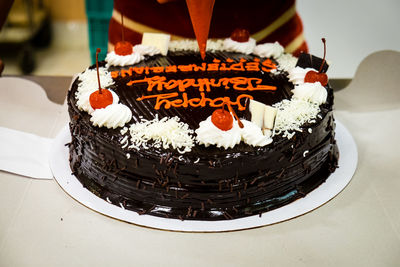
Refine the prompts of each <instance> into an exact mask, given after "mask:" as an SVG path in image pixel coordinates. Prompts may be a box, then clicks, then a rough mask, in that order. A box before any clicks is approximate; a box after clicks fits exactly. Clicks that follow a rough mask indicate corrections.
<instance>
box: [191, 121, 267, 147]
mask: <svg viewBox="0 0 400 267" xmlns="http://www.w3.org/2000/svg"><path fill="white" fill-rule="evenodd" d="M240 121H241V122H242V123H243V126H244V127H243V128H242V129H241V128H239V126H238V123H237V121H236V120H234V121H233V127H232V129H230V130H228V131H222V130H220V129H219V128H218V127H216V126H215V125H214V123H212V121H211V116H209V117H208V118H207V119H206V120H204V121H202V122H200V127H199V128H198V129H197V130H196V134H197V137H196V139H197V141H198V142H199V144H201V145H205V146H206V147H208V146H209V145H216V146H217V147H223V148H225V149H228V148H233V147H234V146H235V145H237V144H239V143H240V142H241V141H242V140H243V142H245V143H246V144H248V145H251V146H266V145H268V144H270V143H271V142H272V138H270V137H269V136H265V135H264V134H263V133H262V131H261V129H260V127H258V126H257V125H256V124H255V123H253V122H251V121H248V120H240Z"/></svg>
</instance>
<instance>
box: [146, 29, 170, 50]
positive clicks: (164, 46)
mask: <svg viewBox="0 0 400 267" xmlns="http://www.w3.org/2000/svg"><path fill="white" fill-rule="evenodd" d="M170 39H171V35H169V34H164V33H152V32H145V33H143V37H142V45H151V46H155V47H157V48H158V49H160V52H161V54H162V55H163V56H166V55H167V54H168V46H169V41H170Z"/></svg>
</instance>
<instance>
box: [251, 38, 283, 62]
mask: <svg viewBox="0 0 400 267" xmlns="http://www.w3.org/2000/svg"><path fill="white" fill-rule="evenodd" d="M283 51H284V48H283V46H281V45H280V44H279V43H278V42H275V43H265V44H260V45H257V46H256V47H255V48H254V51H253V53H254V54H255V55H257V56H259V57H272V58H275V59H277V58H279V57H280V56H281V55H282V54H283Z"/></svg>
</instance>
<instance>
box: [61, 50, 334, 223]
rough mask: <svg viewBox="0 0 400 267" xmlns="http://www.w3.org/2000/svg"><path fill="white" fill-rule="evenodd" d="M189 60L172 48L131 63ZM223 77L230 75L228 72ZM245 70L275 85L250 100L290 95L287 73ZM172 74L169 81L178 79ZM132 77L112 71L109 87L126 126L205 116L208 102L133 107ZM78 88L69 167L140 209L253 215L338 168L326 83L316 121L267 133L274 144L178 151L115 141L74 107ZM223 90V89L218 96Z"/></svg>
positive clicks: (194, 123) (202, 215) (180, 214)
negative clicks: (126, 112)
mask: <svg viewBox="0 0 400 267" xmlns="http://www.w3.org/2000/svg"><path fill="white" fill-rule="evenodd" d="M228 54H229V53H208V56H209V59H208V61H207V62H208V63H215V61H216V60H217V61H218V60H219V61H222V62H224V61H226V60H227V59H231V58H234V57H235V55H234V54H229V57H228V56H227V55H228ZM236 56H237V58H236V59H234V60H233V61H234V63H238V62H240V59H241V58H242V59H243V60H244V61H246V62H253V61H254V59H255V58H258V59H262V58H259V57H253V56H248V55H247V56H243V55H236ZM196 57H197V56H196V55H195V54H193V53H192V54H191V53H186V54H181V55H180V54H179V53H177V54H176V55H175V59H174V56H173V55H172V54H171V55H169V56H167V57H150V58H149V59H148V60H145V61H143V62H141V63H139V64H136V65H135V66H136V67H142V66H146V67H153V66H177V65H178V66H182V65H184V64H185V63H186V62H187V63H190V62H191V64H196V62H197V59H196ZM173 59H174V60H173ZM178 59H179V60H180V61H179V60H178ZM177 60H178V61H177ZM243 60H242V61H243ZM244 61H243V62H244ZM193 62H194V63H193ZM198 62H199V63H198V64H201V62H200V61H198ZM232 64H233V63H232ZM220 66H221V65H220ZM121 69H122V68H115V67H111V68H110V71H117V72H118V71H119V70H121ZM125 69H126V68H125ZM128 70H129V68H128ZM119 74H120V75H121V71H120V72H119ZM230 74H231V75H233V77H236V76H237V73H235V72H232V73H230ZM244 74H245V75H250V76H251V77H258V78H260V79H261V80H262V82H261V83H262V84H269V85H271V84H272V85H274V86H276V87H277V88H279V90H278V93H277V94H268V93H264V94H258V95H257V94H256V95H255V96H254V95H253V97H256V99H257V100H261V101H263V102H264V103H267V104H273V103H276V102H279V101H282V100H285V99H289V98H290V97H291V95H292V93H291V90H292V89H293V84H291V83H290V82H289V81H288V78H287V74H284V73H282V74H279V73H278V74H273V75H271V74H269V73H267V74H265V72H263V73H261V72H260V73H254V72H253V73H250V74H249V72H243V73H241V75H244ZM176 75H177V74H175V76H174V75H172V76H171V77H169V78H176V79H179V78H182V77H176ZM257 75H259V76H257ZM206 76H207V78H208V79H218V78H221V77H223V78H226V77H227V75H226V73H224V75H221V73H215V72H214V73H211V74H207V75H206ZM138 77H139V76H135V77H133V78H132V77H129V75H127V76H125V77H122V75H121V76H117V77H115V78H114V81H115V84H114V85H111V86H109V88H110V89H112V90H114V91H115V92H116V93H117V94H118V96H119V98H120V101H121V103H122V104H124V105H126V106H127V107H128V108H129V109H130V110H132V113H133V116H132V120H131V122H133V123H135V122H140V121H141V120H142V119H143V118H145V119H148V120H149V119H151V118H154V117H155V116H156V115H157V116H159V117H160V119H161V118H162V117H173V116H178V117H179V118H181V119H182V120H183V121H184V122H185V123H188V125H189V126H190V128H194V129H196V128H197V127H199V124H200V123H201V122H202V121H204V120H205V119H206V118H207V116H209V115H210V113H212V110H213V109H212V108H210V107H204V108H201V112H198V111H196V110H194V109H193V110H191V111H190V112H189V111H188V109H184V111H182V110H181V109H179V108H176V109H159V110H156V109H154V102H148V103H143V102H141V104H137V101H135V100H137V99H138V98H140V95H141V94H143V90H147V89H146V88H140V87H134V88H133V89H132V88H130V87H129V88H128V86H126V84H127V83H128V82H129V79H130V80H138ZM191 77H193V76H191ZM203 77H204V76H199V78H203ZM194 78H196V77H194ZM78 85H79V81H78V80H77V81H75V83H74V84H73V86H72V89H71V90H70V91H69V94H68V108H69V114H70V117H71V123H70V129H71V133H72V142H71V144H70V162H71V169H72V171H73V173H74V175H75V176H76V177H77V178H78V179H79V180H80V181H81V183H82V184H83V185H84V186H85V187H87V188H88V189H89V190H90V191H91V192H93V193H95V194H96V195H98V196H99V197H101V198H103V199H105V200H106V201H109V202H111V203H113V204H115V205H118V206H123V207H124V208H126V209H130V210H134V211H136V212H138V213H140V214H151V215H155V216H163V217H171V218H180V219H196V220H200V219H204V220H219V219H232V218H239V217H243V216H249V215H253V214H260V213H262V212H265V211H268V210H271V209H274V208H277V207H280V206H282V205H285V204H287V203H289V202H291V201H294V200H295V199H297V198H299V197H302V196H304V195H305V194H307V193H308V192H310V191H311V190H313V189H314V188H316V187H317V186H318V185H320V184H321V183H322V182H324V181H325V180H326V178H327V177H328V176H329V174H330V173H331V172H332V171H334V169H335V168H336V166H337V158H338V151H337V146H336V142H335V139H334V119H333V115H332V105H333V92H332V89H330V88H329V87H326V88H327V100H326V102H325V103H324V104H322V105H320V107H319V111H318V114H317V115H316V117H315V119H314V120H312V122H307V123H304V124H303V125H302V126H301V129H302V131H301V132H300V131H296V132H295V133H294V134H292V136H290V139H289V138H288V137H287V136H285V134H284V133H280V134H276V135H275V136H274V137H273V139H274V141H273V143H271V144H269V145H266V146H252V145H249V144H245V143H243V142H241V143H239V144H237V145H235V146H234V147H233V148H227V149H224V148H221V147H217V146H215V145H211V146H208V147H205V146H204V145H201V144H195V145H194V146H193V147H192V148H191V150H190V151H187V152H186V153H183V154H182V153H180V152H179V151H177V150H176V149H171V148H167V149H165V148H160V147H155V146H152V143H151V142H149V143H148V144H146V146H147V149H143V148H142V149H137V148H134V147H131V148H129V146H124V145H122V144H121V142H122V143H123V140H124V139H125V136H126V133H125V134H122V131H121V129H120V128H117V129H108V128H104V127H97V126H93V124H92V123H91V117H90V115H89V114H88V113H85V112H83V111H82V110H80V109H79V108H78V107H77V99H76V97H75V96H76V92H77V90H78ZM140 90H142V91H140ZM231 91H232V90H231ZM231 91H229V92H228V94H229V96H230V97H232V98H233V99H237V97H238V96H239V95H238V94H237V92H236V91H234V92H233V93H230V92H231ZM220 92H221V91H220ZM134 93H135V94H134ZM226 93H227V92H226V91H224V90H222V94H226ZM256 93H258V92H256ZM188 97H189V98H190V99H192V98H193V97H195V96H194V95H192V96H191V95H190V92H188ZM213 97H214V98H215V97H219V95H214V96H213ZM233 102H234V101H233ZM243 105H244V106H245V104H243ZM234 108H235V111H236V113H237V114H238V115H239V117H242V118H243V117H247V116H248V114H247V113H246V112H247V110H248V109H247V110H246V109H245V110H244V111H241V110H239V109H238V107H236V106H235V107H234ZM214 109H215V108H214ZM188 114H190V115H188Z"/></svg>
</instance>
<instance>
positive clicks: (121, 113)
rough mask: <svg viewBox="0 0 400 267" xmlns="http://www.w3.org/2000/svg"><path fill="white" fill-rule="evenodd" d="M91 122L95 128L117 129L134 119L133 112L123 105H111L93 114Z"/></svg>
mask: <svg viewBox="0 0 400 267" xmlns="http://www.w3.org/2000/svg"><path fill="white" fill-rule="evenodd" d="M91 115H92V117H91V118H90V121H91V122H92V123H93V125H94V126H99V127H103V126H105V127H107V128H109V129H110V128H113V129H115V128H117V127H122V126H124V125H125V124H126V123H127V122H129V121H130V120H131V119H132V112H131V110H130V109H129V108H128V107H127V106H125V105H123V104H111V105H108V106H107V107H105V108H100V109H96V110H94V111H93V112H92V114H91Z"/></svg>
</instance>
